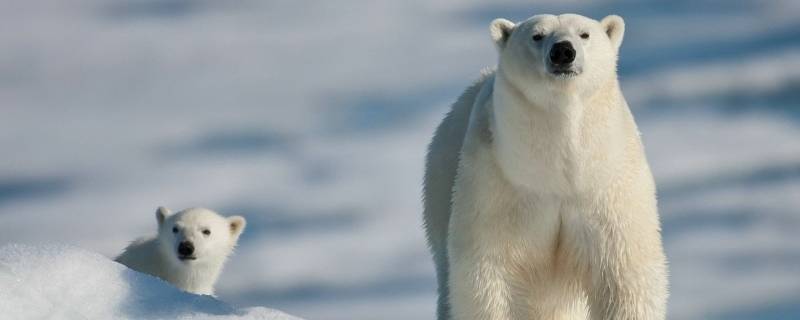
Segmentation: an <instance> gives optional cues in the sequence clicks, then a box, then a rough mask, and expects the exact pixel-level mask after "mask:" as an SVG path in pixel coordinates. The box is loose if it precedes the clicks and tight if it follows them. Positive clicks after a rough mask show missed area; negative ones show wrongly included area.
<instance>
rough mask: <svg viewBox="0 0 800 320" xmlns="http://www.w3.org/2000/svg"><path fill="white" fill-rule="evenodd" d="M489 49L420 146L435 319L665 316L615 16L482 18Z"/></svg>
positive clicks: (648, 319) (646, 179)
mask: <svg viewBox="0 0 800 320" xmlns="http://www.w3.org/2000/svg"><path fill="white" fill-rule="evenodd" d="M489 29H490V34H491V37H492V39H493V40H494V45H495V47H496V49H497V52H498V55H499V60H498V65H497V68H496V70H494V71H488V72H485V73H484V75H483V76H482V77H481V79H480V80H478V82H477V83H475V84H473V85H472V86H471V87H469V88H468V89H467V90H466V91H465V92H464V93H463V94H462V95H461V97H460V98H459V99H458V100H457V101H456V103H455V104H454V105H453V106H452V109H451V111H450V112H449V113H448V114H447V116H446V117H445V119H444V120H443V121H442V123H441V124H440V125H439V127H438V128H437V130H436V133H435V135H434V138H433V140H432V142H431V144H430V146H429V150H428V155H427V159H426V171H425V183H424V189H425V190H424V205H425V206H424V207H425V208H424V223H425V229H426V234H427V237H428V243H429V245H430V247H431V251H432V253H433V258H434V262H435V265H436V269H437V270H436V271H437V279H438V287H439V303H438V318H439V319H440V320H445V319H451V318H452V319H457V320H472V319H492V320H508V319H595V320H600V319H607V320H655V319H659V320H660V319H664V318H665V312H666V311H665V309H666V300H667V268H666V259H665V256H664V252H663V249H662V244H661V235H660V222H659V217H658V210H657V207H656V198H655V184H654V181H653V177H652V175H651V173H650V169H649V166H648V163H647V160H646V158H645V154H644V150H643V147H642V143H641V140H640V138H639V133H638V130H637V127H636V124H635V122H634V119H633V116H632V114H631V112H630V110H629V108H628V105H627V103H626V101H625V98H624V97H623V95H622V91H621V90H620V86H619V82H618V81H617V73H616V68H617V56H618V52H619V47H620V45H621V43H622V37H623V34H624V30H625V24H624V22H623V20H622V18H620V17H619V16H613V15H612V16H608V17H605V18H604V19H602V20H601V21H596V20H592V19H589V18H587V17H583V16H579V15H575V14H564V15H559V16H555V15H537V16H533V17H531V18H529V19H528V20H525V21H523V22H521V23H517V24H515V23H513V22H511V21H508V20H505V19H497V20H495V21H493V22H492V23H491V26H490V28H489Z"/></svg>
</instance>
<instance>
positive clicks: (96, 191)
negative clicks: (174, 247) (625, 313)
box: [0, 0, 800, 320]
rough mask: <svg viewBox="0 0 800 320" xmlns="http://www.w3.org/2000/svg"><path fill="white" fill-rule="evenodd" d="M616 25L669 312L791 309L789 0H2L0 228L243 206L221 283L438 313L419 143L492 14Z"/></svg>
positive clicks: (798, 312)
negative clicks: (662, 251) (242, 224)
mask: <svg viewBox="0 0 800 320" xmlns="http://www.w3.org/2000/svg"><path fill="white" fill-rule="evenodd" d="M560 12H576V13H581V14H585V15H588V16H591V17H594V18H597V19H600V18H602V17H603V16H605V15H607V14H611V13H617V14H620V15H622V16H623V17H624V18H625V20H626V24H627V30H626V35H625V41H624V43H623V47H622V51H621V58H620V59H621V60H620V79H621V81H622V86H623V90H624V91H625V92H626V96H627V98H628V102H629V103H630V104H631V106H632V108H633V111H634V113H635V116H636V117H637V121H638V123H639V126H640V129H641V131H642V134H643V137H644V140H645V144H646V147H647V152H648V157H649V159H650V162H651V165H652V168H653V171H654V173H655V176H656V180H657V183H658V186H659V191H660V207H661V213H662V221H663V227H664V241H665V246H666V250H667V255H668V256H669V260H670V264H671V273H672V276H671V286H672V297H671V300H670V319H734V320H736V319H797V318H800V33H798V31H797V30H800V2H798V1H795V0H785V1H756V0H752V1H738V0H736V1H704V0H678V1H652V2H646V1H634V0H628V1H593V2H591V3H583V2H582V1H555V0H553V1H536V3H535V4H534V3H526V2H512V1H491V2H485V3H482V4H481V3H472V2H470V3H466V2H465V1H455V0H437V1H432V0H409V1H393V2H388V1H386V2H384V1H367V0H364V1H317V2H305V1H291V0H286V1H258V0H240V1H224V2H221V1H212V0H207V1H202V0H196V1H190V0H116V1H101V0H73V1H57V0H51V1H46V0H37V1H19V0H0V245H3V244H9V243H54V242H55V243H66V244H71V245H76V246H79V247H82V248H85V249H88V250H92V251H96V252H99V253H101V254H104V255H106V256H109V257H113V256H115V255H116V254H118V253H119V252H120V250H121V249H122V248H123V247H124V246H125V245H127V243H128V242H129V241H130V240H132V239H134V238H136V237H138V236H142V235H145V234H149V233H153V232H154V230H155V218H154V210H155V208H156V207H157V206H159V205H166V206H168V207H171V208H172V209H182V208H185V207H190V206H205V207H209V208H212V209H214V210H217V211H219V212H221V213H224V214H240V215H244V216H245V217H246V218H247V219H248V227H247V230H246V231H245V234H244V235H243V238H242V239H241V245H240V247H239V250H238V252H237V253H236V255H235V256H234V257H233V258H232V259H231V261H230V263H229V264H228V266H227V268H226V270H225V272H224V274H223V277H222V279H221V281H220V283H219V286H218V294H219V297H220V299H222V300H224V301H226V302H228V303H230V304H232V305H235V306H241V307H244V306H254V305H262V306H269V307H274V308H277V309H281V310H283V311H286V312H288V313H291V314H294V315H297V316H301V317H304V318H307V319H312V320H313V319H331V320H337V319H343V320H344V319H347V320H353V319H387V320H392V319H433V318H434V316H433V315H434V307H435V306H434V302H435V281H434V272H433V266H432V263H431V261H430V257H429V255H428V251H427V248H426V245H425V241H424V236H423V232H422V229H421V227H420V220H421V203H420V193H421V187H420V185H421V180H422V166H423V155H424V151H425V147H426V144H427V143H428V140H429V138H430V137H431V134H432V132H433V130H434V127H435V126H436V124H437V123H438V121H439V120H440V119H441V117H442V115H443V114H444V112H445V111H446V110H447V108H448V105H449V104H450V103H451V102H452V101H453V100H454V99H455V98H456V97H457V96H458V95H459V93H460V92H461V90H462V89H463V88H464V87H465V86H467V85H468V84H469V83H470V82H472V81H473V80H474V79H476V78H477V77H478V74H479V70H480V69H481V68H483V67H486V66H490V65H493V64H494V63H495V59H496V56H495V53H494V49H493V47H492V44H491V41H490V40H489V35H488V24H489V22H490V21H491V20H492V19H493V18H496V17H506V18H509V19H513V20H522V19H524V18H526V17H528V16H530V15H532V14H536V13H560Z"/></svg>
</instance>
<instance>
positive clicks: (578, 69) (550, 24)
mask: <svg viewBox="0 0 800 320" xmlns="http://www.w3.org/2000/svg"><path fill="white" fill-rule="evenodd" d="M490 32H491V36H492V39H493V40H494V43H495V47H496V48H497V50H498V53H499V56H500V59H499V63H498V73H500V74H501V75H502V76H503V77H505V78H506V79H507V80H508V81H510V82H511V84H512V85H514V86H515V87H516V88H517V89H518V90H521V91H522V92H523V93H525V94H526V95H527V96H530V95H534V96H537V97H541V95H542V94H553V93H557V91H564V89H565V88H572V89H576V90H579V92H578V93H579V94H581V95H587V94H591V93H592V92H594V90H596V89H597V88H598V87H599V86H601V85H602V84H603V83H606V81H608V80H611V79H616V69H617V55H618V52H619V47H620V44H622V37H623V35H624V33H625V23H624V22H623V20H622V18H621V17H619V16H616V15H611V16H607V17H605V18H603V20H601V21H597V20H593V19H590V18H587V17H584V16H580V15H576V14H563V15H559V16H554V15H536V16H533V17H531V18H529V19H528V20H525V21H523V22H520V23H518V24H515V23H513V22H511V21H508V20H506V19H495V20H494V21H492V23H491V26H490ZM530 90H533V91H537V92H529V91H530ZM540 90H545V91H544V92H542V91H540Z"/></svg>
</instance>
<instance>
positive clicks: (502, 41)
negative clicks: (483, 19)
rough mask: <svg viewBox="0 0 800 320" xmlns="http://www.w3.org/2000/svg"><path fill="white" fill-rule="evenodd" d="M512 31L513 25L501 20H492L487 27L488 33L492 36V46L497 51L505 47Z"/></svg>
mask: <svg viewBox="0 0 800 320" xmlns="http://www.w3.org/2000/svg"><path fill="white" fill-rule="evenodd" d="M512 31H514V23H513V22H511V21H508V20H506V19H503V18H499V19H494V21H492V24H491V25H490V26H489V32H490V33H491V34H492V40H494V45H495V46H497V50H502V49H503V48H505V47H506V42H508V38H509V37H511V32H512Z"/></svg>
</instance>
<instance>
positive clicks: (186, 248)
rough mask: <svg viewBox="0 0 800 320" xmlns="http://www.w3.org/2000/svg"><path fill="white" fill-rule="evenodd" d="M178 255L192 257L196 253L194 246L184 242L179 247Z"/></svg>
mask: <svg viewBox="0 0 800 320" xmlns="http://www.w3.org/2000/svg"><path fill="white" fill-rule="evenodd" d="M178 253H179V254H180V255H182V256H191V255H192V254H193V253H194V245H193V244H192V243H191V242H189V241H182V242H181V243H180V244H179V245H178Z"/></svg>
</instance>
